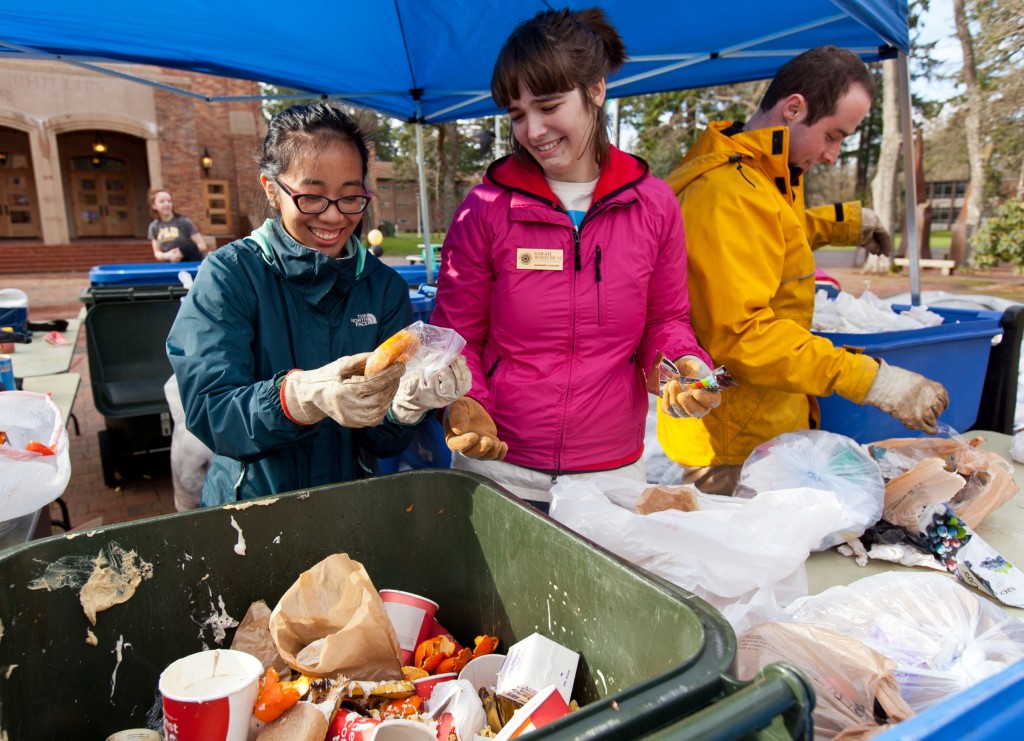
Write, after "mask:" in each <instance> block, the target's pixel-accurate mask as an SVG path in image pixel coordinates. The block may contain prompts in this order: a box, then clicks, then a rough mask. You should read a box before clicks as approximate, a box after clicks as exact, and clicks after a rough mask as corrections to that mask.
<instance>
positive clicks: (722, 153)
mask: <svg viewBox="0 0 1024 741" xmlns="http://www.w3.org/2000/svg"><path fill="white" fill-rule="evenodd" d="M734 125H735V124H734V122H732V121H715V122H712V123H711V125H710V126H708V130H707V131H706V132H705V135H704V136H701V137H699V138H698V139H697V142H696V143H695V144H694V145H693V147H691V148H690V151H688V152H687V153H686V156H685V157H683V160H682V162H680V163H679V165H678V166H677V167H676V169H675V170H673V171H672V173H671V174H670V175H669V176H668V177H667V178H666V182H668V184H669V186H670V187H671V188H672V190H673V191H675V192H676V193H677V194H678V193H680V192H682V190H683V189H684V188H686V186H688V185H689V184H690V183H692V182H693V181H694V180H696V179H697V178H699V177H700V176H701V175H703V174H704V173H706V172H708V171H709V170H713V169H715V168H716V167H722V166H724V165H730V164H741V163H744V162H746V163H748V164H750V165H753V166H755V167H756V168H757V169H759V170H761V171H762V172H764V173H765V174H766V175H768V176H769V177H771V178H772V179H773V180H775V181H776V183H780V182H781V183H782V184H790V183H792V181H793V180H794V179H796V178H799V176H800V174H801V173H800V171H799V170H795V169H794V170H791V169H790V167H789V129H787V128H786V127H785V126H779V127H775V128H764V129H754V130H753V131H739V132H737V133H735V134H733V135H732V136H730V135H729V134H726V133H724V132H725V131H726V130H727V129H729V128H730V127H732V126H734ZM780 191H783V192H785V193H787V194H788V193H789V192H790V191H791V189H790V188H788V187H785V188H780Z"/></svg>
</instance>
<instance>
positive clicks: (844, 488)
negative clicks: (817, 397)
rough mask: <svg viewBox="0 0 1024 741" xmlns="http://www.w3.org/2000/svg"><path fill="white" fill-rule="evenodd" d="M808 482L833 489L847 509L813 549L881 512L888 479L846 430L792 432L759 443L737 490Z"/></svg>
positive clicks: (744, 493) (847, 535)
mask: <svg viewBox="0 0 1024 741" xmlns="http://www.w3.org/2000/svg"><path fill="white" fill-rule="evenodd" d="M801 487H806V488H809V489H821V490H824V491H833V492H835V493H836V495H837V496H838V497H839V501H840V503H841V504H842V507H843V514H842V517H841V518H840V520H839V524H838V526H837V528H836V530H835V531H833V532H831V533H829V534H828V535H827V536H826V537H824V538H823V539H822V540H821V542H820V543H818V545H817V546H816V547H815V549H814V550H818V551H822V550H825V549H827V548H831V547H832V546H834V545H839V544H840V543H845V542H846V541H847V540H850V539H852V538H857V537H859V536H860V535H862V534H863V533H864V531H865V530H866V529H867V528H869V527H871V526H872V525H874V524H875V523H876V522H878V519H879V518H880V517H881V516H882V502H883V500H884V498H885V484H884V483H883V482H882V474H881V472H880V471H879V469H878V464H877V463H875V461H873V460H872V459H871V456H870V455H869V454H868V452H867V451H866V450H865V449H864V448H863V447H861V446H860V445H858V444H857V443H856V442H854V441H853V440H851V439H850V438H848V437H846V436H844V435H837V434H835V433H833V432H824V431H822V430H804V431H802V432H787V433H784V434H782V435H779V436H778V437H775V438H772V439H771V440H769V441H768V442H766V443H763V444H761V445H758V446H757V447H756V448H755V449H754V452H752V453H751V454H750V456H749V457H748V458H747V460H746V461H745V462H744V464H743V469H742V470H741V472H740V481H739V485H738V486H737V489H736V496H740V497H750V496H754V494H763V493H767V492H772V491H775V490H777V489H795V488H801Z"/></svg>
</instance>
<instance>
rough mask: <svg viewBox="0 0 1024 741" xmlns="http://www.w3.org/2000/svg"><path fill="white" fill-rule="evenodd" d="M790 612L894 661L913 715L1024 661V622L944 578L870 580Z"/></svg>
mask: <svg viewBox="0 0 1024 741" xmlns="http://www.w3.org/2000/svg"><path fill="white" fill-rule="evenodd" d="M787 612H788V613H789V614H790V616H791V617H792V619H793V620H795V621H797V622H801V623H814V624H817V625H822V626H826V627H828V628H830V629H831V630H834V631H836V632H837V633H841V634H843V635H847V636H850V637H852V638H855V639H857V640H859V641H861V642H862V643H864V644H865V645H867V646H868V647H870V648H872V649H874V650H875V651H877V652H878V653H880V654H882V655H884V656H887V657H889V658H890V659H892V660H893V661H895V662H896V669H895V671H894V676H895V677H896V680H897V682H899V685H900V694H901V695H902V696H903V699H904V700H906V701H907V703H908V704H909V705H910V707H911V708H912V709H913V710H914V711H915V712H921V711H922V710H924V709H925V708H927V707H929V706H931V705H933V704H935V703H937V702H941V701H942V700H944V699H945V698H947V697H950V696H951V695H954V694H956V693H958V692H962V691H963V690H965V689H967V688H969V687H971V686H973V685H974V684H976V683H978V682H980V681H981V680H983V679H985V678H986V677H989V676H991V675H993V674H996V673H997V672H1000V671H1002V670H1003V669H1005V668H1006V667H1007V666H1009V665H1010V664H1012V663H1014V662H1016V661H1018V660H1020V659H1022V658H1024V621H1021V620H1020V619H1018V618H1016V617H1012V616H1010V615H1008V614H1007V613H1006V612H1005V611H1004V610H1003V609H1002V608H1000V607H999V606H998V605H995V604H993V603H991V602H989V601H988V600H987V599H984V598H982V597H979V596H977V595H976V594H974V593H972V592H971V591H970V590H968V589H965V588H964V587H962V586H960V585H959V584H958V583H957V582H955V581H953V580H952V579H950V578H949V577H947V576H944V575H942V574H925V573H920V574H914V573H907V574H899V573H887V574H878V575H876V576H869V577H866V578H864V579H860V580H859V581H856V582H854V583H852V584H850V585H849V586H839V587H832V588H831V589H828V590H826V591H824V592H822V593H821V594H819V595H816V596H814V597H806V598H802V599H799V600H797V601H795V602H794V603H793V604H791V605H790V606H789V608H787Z"/></svg>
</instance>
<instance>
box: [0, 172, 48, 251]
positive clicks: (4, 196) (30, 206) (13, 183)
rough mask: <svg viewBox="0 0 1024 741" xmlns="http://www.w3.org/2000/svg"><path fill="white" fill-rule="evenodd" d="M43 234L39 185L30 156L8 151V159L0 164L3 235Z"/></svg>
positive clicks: (28, 236) (0, 226)
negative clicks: (30, 165)
mask: <svg viewBox="0 0 1024 741" xmlns="http://www.w3.org/2000/svg"><path fill="white" fill-rule="evenodd" d="M40 236H42V232H41V230H40V228H39V206H38V201H37V197H36V186H35V181H34V180H33V178H32V169H31V168H30V167H29V166H28V157H27V156H26V155H24V154H19V153H17V152H9V153H8V155H7V161H6V163H5V164H4V166H3V167H0V237H13V238H16V239H33V238H35V237H40Z"/></svg>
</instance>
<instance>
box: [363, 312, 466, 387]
mask: <svg viewBox="0 0 1024 741" xmlns="http://www.w3.org/2000/svg"><path fill="white" fill-rule="evenodd" d="M399 340H400V343H401V344H400V346H399V345H397V344H396V341H399ZM465 346H466V340H464V339H463V338H462V335H460V334H459V333H458V332H456V331H455V330H454V329H449V328H448V327H435V326H434V325H432V324H424V323H423V322H422V321H416V322H413V323H412V324H410V325H409V326H408V327H405V328H404V329H401V330H399V331H398V332H396V333H395V334H393V335H392V336H391V337H389V338H388V339H386V340H385V341H384V342H382V343H381V344H380V346H379V347H377V349H376V350H374V351H373V353H372V354H371V356H370V358H369V359H368V360H367V361H366V369H367V375H372V373H374V372H379V371H380V370H383V369H384V368H386V367H387V366H388V365H391V363H393V362H396V361H401V362H403V363H405V373H421V374H422V375H423V379H424V380H425V381H430V380H431V379H433V377H434V376H436V375H437V374H438V373H440V372H441V371H443V370H444V369H445V368H447V367H448V366H449V365H451V362H452V361H453V360H455V356H456V355H458V354H459V353H460V352H462V348H464V347H465ZM371 369H372V370H371Z"/></svg>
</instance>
